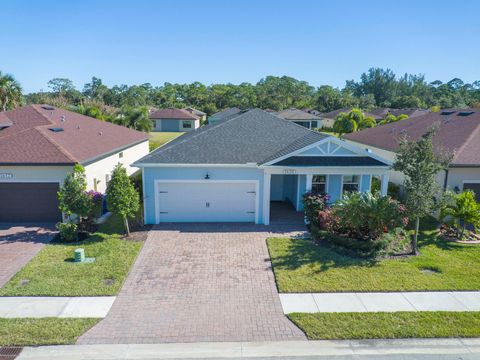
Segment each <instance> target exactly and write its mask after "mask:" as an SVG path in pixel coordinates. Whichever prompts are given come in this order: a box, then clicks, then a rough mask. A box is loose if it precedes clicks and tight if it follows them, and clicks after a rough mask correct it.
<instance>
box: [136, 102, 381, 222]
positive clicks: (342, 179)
mask: <svg viewBox="0 0 480 360" xmlns="http://www.w3.org/2000/svg"><path fill="white" fill-rule="evenodd" d="M133 165H134V166H138V167H139V168H141V169H142V175H143V191H144V193H143V196H144V198H143V201H144V211H145V214H144V215H145V222H146V223H148V224H158V223H163V222H252V223H257V224H265V225H268V224H269V223H270V203H271V202H288V203H290V204H291V205H292V211H294V210H296V211H302V209H303V202H302V195H303V194H304V193H305V192H307V191H309V190H314V191H317V192H326V193H328V194H330V196H331V201H335V200H337V199H339V198H340V197H341V196H342V193H343V192H344V191H362V192H364V191H369V190H370V187H371V180H372V176H378V177H379V178H381V181H382V186H381V189H382V193H384V194H386V191H387V184H388V177H389V172H390V170H389V169H390V163H389V162H388V161H386V160H384V159H382V158H380V157H379V156H377V155H375V154H371V153H369V152H367V151H366V150H364V149H361V148H360V147H356V146H353V145H351V144H348V143H346V142H345V141H343V140H340V139H337V138H335V137H332V136H328V135H325V134H321V133H319V132H315V131H311V130H308V129H306V128H304V127H302V126H298V125H296V124H293V123H292V122H290V121H285V120H283V119H281V118H279V117H277V116H275V115H272V114H269V113H268V112H266V111H263V110H260V109H252V110H248V111H244V112H241V113H239V114H238V115H237V116H233V117H230V118H228V119H226V120H223V121H220V122H217V123H215V124H211V125H207V126H202V127H201V128H199V129H196V130H195V131H191V132H189V133H185V134H183V135H181V136H179V137H178V138H176V139H174V140H172V141H171V142H169V143H167V144H165V145H164V146H162V147H160V148H158V149H156V150H155V151H153V152H151V153H150V154H148V155H147V156H145V157H143V158H142V159H140V160H138V161H136V162H135V163H134V164H133ZM293 209H294V210H293Z"/></svg>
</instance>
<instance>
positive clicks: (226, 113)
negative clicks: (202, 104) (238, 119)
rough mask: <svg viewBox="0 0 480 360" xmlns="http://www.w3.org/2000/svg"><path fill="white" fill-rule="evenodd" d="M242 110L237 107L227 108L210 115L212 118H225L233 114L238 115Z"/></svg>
mask: <svg viewBox="0 0 480 360" xmlns="http://www.w3.org/2000/svg"><path fill="white" fill-rule="evenodd" d="M241 111H242V110H241V109H239V108H237V107H231V108H226V109H223V110H221V111H218V112H216V113H215V114H212V115H210V118H213V119H215V120H223V119H225V118H228V117H231V116H232V115H237V114H238V113H240V112H241Z"/></svg>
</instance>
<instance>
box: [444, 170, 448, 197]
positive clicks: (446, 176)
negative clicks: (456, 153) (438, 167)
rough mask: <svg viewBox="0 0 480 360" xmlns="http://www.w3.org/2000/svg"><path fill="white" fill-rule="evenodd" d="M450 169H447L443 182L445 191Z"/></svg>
mask: <svg viewBox="0 0 480 360" xmlns="http://www.w3.org/2000/svg"><path fill="white" fill-rule="evenodd" d="M447 184H448V169H445V181H444V182H443V192H445V191H447Z"/></svg>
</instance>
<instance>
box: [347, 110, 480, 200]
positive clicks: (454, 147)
mask: <svg viewBox="0 0 480 360" xmlns="http://www.w3.org/2000/svg"><path fill="white" fill-rule="evenodd" d="M432 126H438V130H437V133H436V134H435V136H434V138H433V142H434V145H435V147H436V149H438V150H439V151H441V150H447V151H451V152H454V157H453V160H452V162H451V164H450V166H449V168H448V170H447V171H446V172H442V173H441V174H440V175H439V177H438V182H439V185H441V186H442V187H443V188H444V189H451V190H456V191H460V190H463V189H472V190H474V191H475V192H476V195H477V199H478V200H479V201H480V110H478V109H461V110H455V109H452V110H442V111H439V112H430V113H427V114H425V115H422V116H417V117H414V118H411V119H405V120H402V121H398V122H395V123H390V124H386V125H382V126H378V127H376V128H372V129H366V130H363V131H359V132H355V133H351V134H347V135H345V136H344V138H345V139H346V140H348V141H350V142H352V143H354V144H355V145H360V146H363V147H364V148H365V147H368V149H370V150H371V151H373V153H375V154H377V155H378V156H381V157H383V158H385V159H388V160H390V161H392V162H393V161H395V151H396V150H397V148H398V140H399V139H400V138H401V137H402V136H407V137H408V138H409V139H413V140H417V139H419V138H420V137H421V136H422V135H423V134H425V133H426V132H427V131H428V130H429V129H430V128H432ZM403 179H404V176H403V174H401V173H398V172H392V174H391V181H392V182H394V183H397V184H402V183H403Z"/></svg>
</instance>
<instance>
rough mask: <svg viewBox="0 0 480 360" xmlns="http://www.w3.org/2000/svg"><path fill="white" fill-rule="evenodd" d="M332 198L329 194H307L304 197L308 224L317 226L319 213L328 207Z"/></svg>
mask: <svg viewBox="0 0 480 360" xmlns="http://www.w3.org/2000/svg"><path fill="white" fill-rule="evenodd" d="M329 201H330V196H329V195H328V194H318V193H314V192H307V193H305V195H303V207H304V212H305V219H306V220H307V223H308V224H316V223H317V220H318V213H319V212H320V211H322V210H325V209H326V208H327V207H328V202H329Z"/></svg>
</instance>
